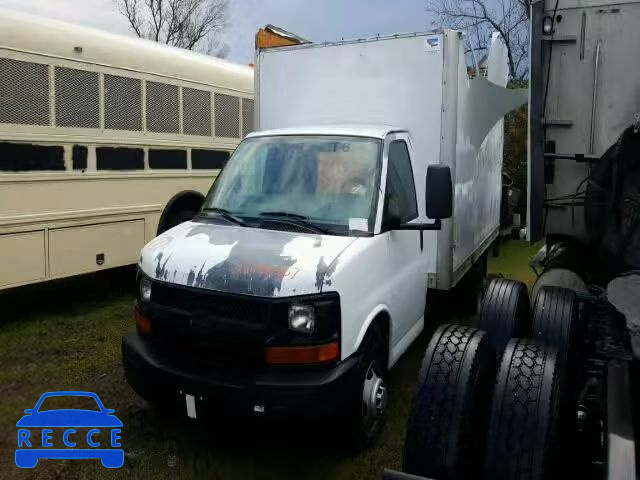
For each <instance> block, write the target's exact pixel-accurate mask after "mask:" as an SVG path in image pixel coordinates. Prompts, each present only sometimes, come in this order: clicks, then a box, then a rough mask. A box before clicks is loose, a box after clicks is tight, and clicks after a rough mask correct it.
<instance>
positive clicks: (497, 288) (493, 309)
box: [478, 278, 530, 355]
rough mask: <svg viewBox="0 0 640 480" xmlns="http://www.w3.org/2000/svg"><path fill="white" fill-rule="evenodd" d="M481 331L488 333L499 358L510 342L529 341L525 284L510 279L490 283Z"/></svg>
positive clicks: (482, 314)
mask: <svg viewBox="0 0 640 480" xmlns="http://www.w3.org/2000/svg"><path fill="white" fill-rule="evenodd" d="M478 328H480V329H482V330H484V331H485V332H487V334H488V336H489V340H490V342H491V344H492V345H493V348H494V351H495V352H497V354H498V355H499V354H500V352H502V350H503V349H504V346H505V345H506V344H507V342H508V341H509V340H510V339H511V338H517V337H526V336H527V335H528V333H529V330H530V320H529V293H528V292H527V287H526V286H525V285H524V283H522V282H517V281H515V280H510V279H507V278H494V279H493V280H491V283H489V286H488V287H487V291H486V292H485V294H484V298H483V299H482V305H481V307H480V318H479V320H478Z"/></svg>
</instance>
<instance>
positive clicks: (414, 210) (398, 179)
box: [385, 140, 418, 223]
mask: <svg viewBox="0 0 640 480" xmlns="http://www.w3.org/2000/svg"><path fill="white" fill-rule="evenodd" d="M390 216H396V217H399V218H400V222H401V223H407V222H410V221H411V220H413V219H414V218H417V217H418V202H417V200H416V187H415V183H414V180H413V171H412V169H411V159H410V158H409V150H408V149H407V144H406V143H405V141H404V140H395V141H393V142H391V144H390V145H389V161H388V164H387V191H386V196H385V218H389V217H390Z"/></svg>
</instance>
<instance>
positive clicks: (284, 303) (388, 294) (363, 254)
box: [122, 30, 526, 447]
mask: <svg viewBox="0 0 640 480" xmlns="http://www.w3.org/2000/svg"><path fill="white" fill-rule="evenodd" d="M464 58H465V53H464V42H463V38H462V36H461V33H460V32H456V31H451V30H445V31H438V32H430V33H422V34H405V35H393V36H389V37H376V38H371V39H367V40H355V41H341V42H336V43H329V44H302V45H294V46H287V47H279V48H269V49H263V50H259V51H258V52H257V59H256V69H255V73H256V82H255V84H256V87H257V88H256V94H257V95H256V121H257V127H258V131H257V132H254V133H251V134H249V135H248V136H247V137H246V138H245V139H244V140H243V142H242V143H241V144H240V146H239V147H238V148H237V150H236V151H235V152H234V154H233V155H232V157H231V158H230V159H229V162H228V163H227V165H226V166H225V167H224V169H223V171H222V173H221V174H220V176H219V177H218V178H217V179H216V181H215V183H214V184H213V187H212V188H211V190H210V192H209V194H208V195H207V198H206V199H205V201H204V203H203V207H202V210H201V211H200V212H199V214H198V215H197V216H196V217H195V218H194V219H193V220H192V221H188V222H185V223H183V224H181V225H178V226H176V227H175V228H172V229H170V230H168V231H167V232H165V233H163V234H162V235H160V236H158V237H157V238H156V239H154V240H153V241H152V242H150V243H149V244H147V245H146V246H145V247H144V248H143V249H142V252H141V255H140V261H139V273H138V285H139V292H138V298H137V305H136V310H135V318H136V329H135V330H133V331H132V332H130V333H129V334H128V335H127V336H126V337H125V338H124V339H123V343H122V354H123V361H124V368H125V374H126V378H127V380H128V381H129V383H130V384H131V385H132V387H133V388H134V389H135V390H136V391H137V392H138V393H140V394H141V395H142V396H143V397H145V398H147V399H149V400H152V401H160V402H162V401H165V402H170V403H173V402H176V401H177V404H178V405H179V406H180V408H181V409H182V411H183V413H184V414H185V415H187V416H189V417H192V418H200V417H201V416H204V415H207V414H208V413H209V414H210V413H212V412H218V413H220V412H223V413H224V414H225V415H228V414H231V413H232V412H235V413H238V414H240V415H257V416H271V415H287V416H293V415H301V416H318V415H330V416H337V417H338V418H340V419H341V420H342V422H341V425H343V426H344V427H346V430H347V432H348V433H349V435H348V436H345V438H349V439H350V441H351V444H352V445H353V446H354V447H361V446H366V445H368V444H370V443H371V442H372V441H373V440H374V439H375V438H376V436H377V434H378V433H379V431H380V428H381V426H382V425H383V423H384V419H385V412H386V403H387V395H388V384H387V383H386V378H387V372H388V370H389V369H390V368H391V367H392V366H393V365H394V364H395V363H396V362H397V360H398V359H399V358H400V356H401V355H402V354H403V353H404V352H405V351H406V349H407V348H408V347H409V346H410V345H411V344H412V343H413V341H414V340H415V339H416V337H418V335H419V334H420V332H421V331H422V330H423V328H424V325H425V323H426V322H434V321H435V319H434V318H432V317H430V316H429V315H428V314H425V310H426V311H427V312H428V310H429V308H428V307H429V298H430V295H429V293H430V292H434V291H450V290H452V289H456V290H457V291H458V293H460V295H462V298H468V300H469V301H468V304H469V305H476V304H477V302H475V297H476V293H475V292H476V291H479V288H478V287H479V286H480V285H481V284H482V280H483V278H484V276H485V273H486V252H487V249H488V248H489V246H490V245H491V243H492V242H493V241H494V239H495V238H496V236H497V235H498V231H499V226H500V196H501V181H500V179H501V172H502V141H503V134H502V129H501V126H502V122H501V118H502V116H503V115H504V114H505V113H506V112H507V111H509V110H510V109H511V108H513V107H514V106H516V105H518V104H520V103H524V102H525V101H526V97H524V96H523V95H522V92H516V91H513V90H508V89H506V88H504V87H505V84H506V81H507V66H506V65H507V60H506V50H505V47H504V44H503V43H502V42H501V40H500V38H499V37H497V36H496V37H494V38H493V40H492V48H491V50H490V54H489V61H488V63H489V71H488V77H487V78H483V77H479V78H474V79H471V78H469V76H468V74H467V68H466V64H465V61H464ZM425 307H427V308H425Z"/></svg>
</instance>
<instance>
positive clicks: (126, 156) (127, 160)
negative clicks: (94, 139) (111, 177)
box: [96, 147, 144, 170]
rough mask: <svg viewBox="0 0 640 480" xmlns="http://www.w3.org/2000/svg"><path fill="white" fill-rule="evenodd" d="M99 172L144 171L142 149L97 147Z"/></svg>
mask: <svg viewBox="0 0 640 480" xmlns="http://www.w3.org/2000/svg"><path fill="white" fill-rule="evenodd" d="M96 162H97V163H96V165H97V168H98V170H144V150H142V148H125V147H97V148H96Z"/></svg>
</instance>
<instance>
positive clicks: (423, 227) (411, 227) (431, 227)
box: [394, 219, 442, 231]
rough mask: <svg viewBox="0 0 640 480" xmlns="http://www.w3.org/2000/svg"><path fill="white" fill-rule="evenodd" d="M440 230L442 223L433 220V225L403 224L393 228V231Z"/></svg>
mask: <svg viewBox="0 0 640 480" xmlns="http://www.w3.org/2000/svg"><path fill="white" fill-rule="evenodd" d="M440 229H442V221H441V220H440V219H436V220H434V222H433V223H405V224H402V225H399V226H398V227H396V228H394V230H421V231H423V230H440Z"/></svg>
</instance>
